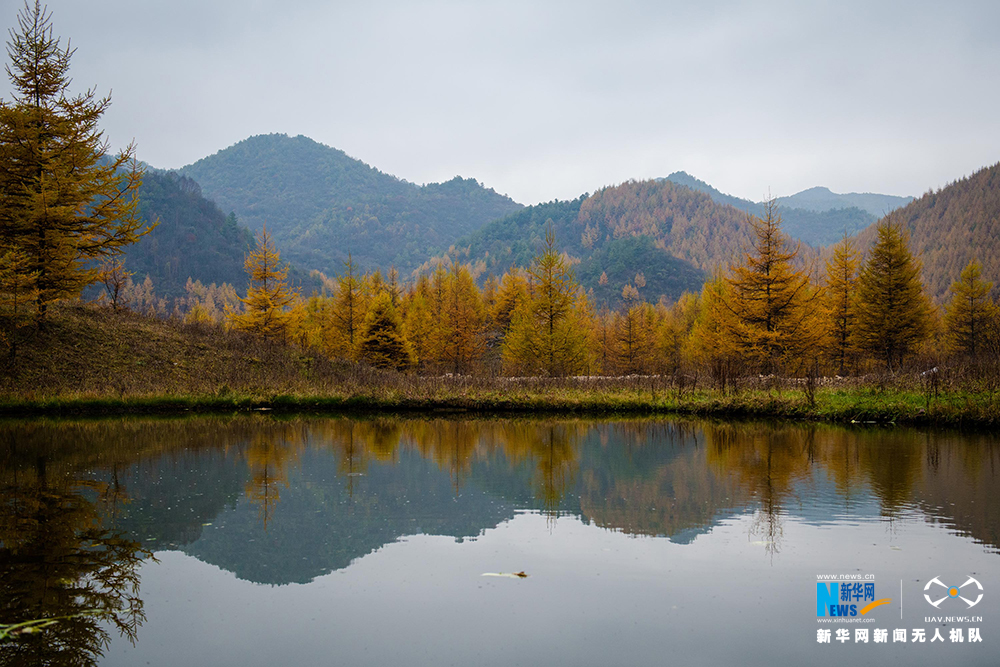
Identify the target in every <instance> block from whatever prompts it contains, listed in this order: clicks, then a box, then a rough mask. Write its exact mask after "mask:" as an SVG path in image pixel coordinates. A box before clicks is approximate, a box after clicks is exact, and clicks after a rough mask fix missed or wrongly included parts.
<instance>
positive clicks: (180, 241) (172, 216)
mask: <svg viewBox="0 0 1000 667" xmlns="http://www.w3.org/2000/svg"><path fill="white" fill-rule="evenodd" d="M139 210H140V213H141V215H142V217H143V219H144V220H145V221H146V222H147V223H153V222H156V223H158V224H157V226H156V227H155V228H154V229H153V231H151V232H149V233H148V234H146V235H145V236H143V237H142V238H141V239H140V240H139V242H138V243H136V244H135V245H133V246H131V247H130V248H129V249H128V250H127V252H126V254H125V268H126V269H127V270H128V271H133V272H134V276H133V279H134V280H136V281H137V282H141V281H142V280H143V279H145V277H146V276H149V277H150V278H151V279H152V281H153V289H154V290H155V291H156V294H157V296H159V297H165V298H167V299H171V298H174V297H178V296H184V295H185V294H186V291H185V285H186V284H187V280H188V278H191V279H192V280H200V281H201V282H202V283H203V284H204V285H209V284H211V283H216V284H217V285H221V284H222V283H229V284H230V285H233V286H234V287H235V288H236V289H237V291H239V292H241V293H242V292H243V290H244V289H245V288H246V284H247V274H246V270H245V269H244V267H243V260H244V258H245V257H246V253H247V251H249V250H250V249H251V248H253V247H254V245H255V244H254V238H253V234H251V233H250V231H249V230H248V229H247V228H246V227H244V226H243V225H241V224H240V223H239V221H238V220H237V219H236V215H235V214H233V213H230V214H229V215H228V216H227V215H225V214H224V213H223V212H222V211H221V210H220V209H219V207H218V206H217V205H216V204H215V202H213V201H209V200H208V199H206V198H205V197H204V196H203V195H202V193H201V188H200V187H199V185H198V184H197V183H196V182H194V181H193V180H192V179H190V178H188V177H187V176H182V175H179V174H177V173H174V172H162V171H156V170H153V169H149V170H147V171H146V174H145V175H144V176H143V179H142V186H141V187H140V188H139ZM283 259H284V258H283ZM289 278H290V279H291V281H292V283H293V284H294V285H296V286H297V287H298V288H299V289H302V290H304V291H306V292H308V291H309V290H310V289H313V288H316V289H318V288H319V287H320V284H319V282H318V281H317V280H316V279H315V278H311V277H310V276H308V275H307V274H305V273H303V272H302V271H300V270H298V269H297V268H296V267H291V270H290V271H289Z"/></svg>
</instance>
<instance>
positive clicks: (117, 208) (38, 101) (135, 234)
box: [0, 1, 149, 316]
mask: <svg viewBox="0 0 1000 667" xmlns="http://www.w3.org/2000/svg"><path fill="white" fill-rule="evenodd" d="M17 21H18V26H17V28H16V29H15V30H11V32H10V36H11V41H9V42H8V43H7V54H8V56H9V57H10V63H9V64H8V65H7V74H8V76H9V77H10V81H11V86H12V90H13V100H12V101H10V102H8V101H0V245H5V246H8V247H14V248H17V249H18V250H19V251H20V252H22V253H24V255H26V256H27V258H28V263H27V269H26V271H27V274H28V275H30V276H33V278H32V280H33V281H34V290H35V292H36V310H37V314H38V316H42V315H44V313H45V310H46V305H47V304H49V303H51V302H53V301H55V300H58V299H63V298H67V297H73V296H76V295H78V294H79V293H80V292H81V291H82V290H83V288H84V287H86V286H87V285H89V284H91V283H93V282H94V281H95V280H97V276H98V268H97V266H96V263H95V261H94V260H99V259H102V258H105V257H108V256H114V255H117V254H119V253H121V252H122V250H123V248H124V247H125V246H127V245H129V244H132V243H135V242H136V241H137V240H138V239H139V237H140V236H142V235H143V234H145V233H146V232H148V231H149V228H146V227H144V226H143V223H142V219H141V217H140V214H139V209H138V199H137V196H136V195H137V190H138V188H139V185H140V184H141V181H142V171H141V169H140V168H139V167H138V164H137V162H136V160H135V159H134V154H135V149H134V146H129V147H127V148H126V149H125V150H123V151H122V152H121V153H119V154H118V155H117V156H116V157H110V158H109V157H107V156H106V154H107V151H108V144H107V142H106V141H105V140H104V139H103V136H102V133H101V132H100V131H99V130H98V129H97V124H98V121H99V120H100V118H101V116H102V115H103V114H104V112H105V111H106V110H107V108H108V106H109V105H110V104H111V98H110V97H103V98H98V97H97V96H96V94H95V93H94V91H93V90H88V91H87V92H85V93H83V94H81V95H78V96H76V97H70V96H69V90H68V89H69V85H70V78H69V65H70V59H71V58H72V56H73V51H72V50H71V49H69V47H66V48H63V47H62V46H61V45H60V43H59V39H58V38H56V37H54V36H53V33H52V25H51V21H50V15H49V14H48V12H46V11H45V10H44V9H43V8H42V6H41V4H40V3H39V2H37V1H36V2H35V3H34V6H33V7H32V6H31V5H29V4H27V2H26V3H25V6H24V8H23V10H22V11H21V12H19V14H18V17H17Z"/></svg>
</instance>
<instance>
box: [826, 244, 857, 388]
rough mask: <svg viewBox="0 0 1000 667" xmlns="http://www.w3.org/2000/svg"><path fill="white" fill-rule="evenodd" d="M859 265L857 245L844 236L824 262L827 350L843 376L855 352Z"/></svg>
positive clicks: (838, 371)
mask: <svg viewBox="0 0 1000 667" xmlns="http://www.w3.org/2000/svg"><path fill="white" fill-rule="evenodd" d="M860 265H861V255H860V253H858V249H857V246H856V245H855V244H854V240H853V239H851V238H850V237H848V236H846V235H845V236H844V238H843V239H842V240H841V241H840V243H838V244H837V245H836V246H835V247H834V249H833V257H832V258H830V260H828V261H827V263H826V294H825V297H826V310H827V313H828V320H827V327H828V334H829V336H828V340H829V345H828V349H829V352H830V358H831V359H832V360H833V362H834V363H835V364H836V365H837V369H838V370H837V373H838V374H839V375H844V370H845V368H846V366H847V363H848V362H849V361H850V360H851V359H852V358H853V357H854V355H855V352H856V349H857V347H856V344H855V336H856V332H855V329H856V328H857V288H858V267H859V266H860Z"/></svg>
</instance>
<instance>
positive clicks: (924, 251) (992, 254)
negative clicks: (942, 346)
mask: <svg viewBox="0 0 1000 667" xmlns="http://www.w3.org/2000/svg"><path fill="white" fill-rule="evenodd" d="M897 215H898V216H899V217H900V219H901V220H902V221H903V223H904V224H905V226H906V228H907V229H908V230H909V232H910V248H911V250H912V251H913V252H914V253H915V254H916V255H917V256H918V257H919V258H920V260H921V261H922V262H923V265H924V284H925V285H926V286H927V291H928V293H929V294H930V295H931V297H932V298H934V299H936V300H939V301H940V300H943V299H944V298H945V297H946V296H947V294H948V288H949V287H950V286H951V284H952V283H953V282H954V281H956V280H958V276H959V274H960V273H961V272H962V269H963V268H965V266H966V265H967V264H968V263H969V262H970V261H971V260H973V259H978V260H979V261H980V262H981V263H982V265H983V279H984V280H987V281H993V282H995V283H1000V243H998V242H997V240H998V239H1000V163H997V164H995V165H993V166H992V167H985V168H983V169H981V170H979V171H977V172H976V173H974V174H972V175H971V176H968V177H966V178H963V179H960V180H958V181H955V182H954V183H952V184H951V185H948V186H946V187H944V188H942V189H940V190H938V191H936V192H928V193H926V194H925V195H924V196H922V197H920V198H919V199H915V200H913V201H912V202H910V203H909V204H907V205H906V206H905V207H903V208H902V209H900V210H899V211H898V213H897ZM874 238H875V229H874V227H869V228H868V229H865V230H864V231H863V232H861V233H860V234H859V235H858V241H859V245H860V247H862V248H867V247H869V245H870V244H871V242H872V240H873V239H874Z"/></svg>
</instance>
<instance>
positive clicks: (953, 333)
mask: <svg viewBox="0 0 1000 667" xmlns="http://www.w3.org/2000/svg"><path fill="white" fill-rule="evenodd" d="M991 289H993V283H991V282H986V281H984V280H983V278H982V265H981V264H980V263H979V261H978V260H972V261H971V262H969V264H968V265H967V266H966V267H965V268H964V269H962V273H961V275H960V276H959V279H958V280H956V281H955V282H954V283H952V285H951V290H950V291H951V298H950V299H949V300H948V305H947V308H946V310H945V328H946V330H947V332H948V339H949V342H950V343H951V346H952V348H953V349H954V350H955V351H956V352H958V353H959V354H961V355H963V356H966V357H968V358H969V359H970V360H971V361H972V362H973V363H975V362H976V361H977V359H978V357H979V355H980V354H981V353H982V352H983V348H984V339H985V338H986V336H987V333H988V332H989V331H990V330H991V326H990V325H991V323H992V320H993V319H994V318H995V317H996V305H995V304H994V303H993V301H992V300H991V299H990V290H991Z"/></svg>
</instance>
